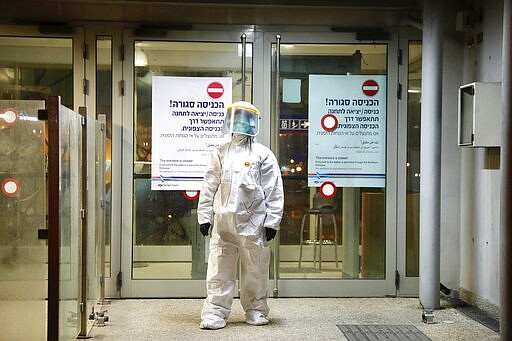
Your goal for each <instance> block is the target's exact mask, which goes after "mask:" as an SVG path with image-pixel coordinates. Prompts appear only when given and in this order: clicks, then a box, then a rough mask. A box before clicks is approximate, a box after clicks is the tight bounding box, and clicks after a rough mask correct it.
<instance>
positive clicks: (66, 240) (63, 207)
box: [59, 105, 83, 338]
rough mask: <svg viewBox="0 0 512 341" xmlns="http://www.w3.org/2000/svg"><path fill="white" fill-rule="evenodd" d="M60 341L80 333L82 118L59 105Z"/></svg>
mask: <svg viewBox="0 0 512 341" xmlns="http://www.w3.org/2000/svg"><path fill="white" fill-rule="evenodd" d="M59 124H60V127H59V132H60V136H59V139H60V143H61V166H60V290H59V298H60V301H59V319H60V321H59V338H60V337H62V338H65V337H66V338H69V337H72V338H75V337H76V335H78V333H79V331H80V319H79V316H80V314H79V302H80V300H81V297H80V283H81V280H82V272H81V270H82V260H81V257H82V254H81V246H82V237H83V236H82V219H81V217H80V210H81V208H82V204H81V203H82V124H81V116H80V115H78V114H77V113H75V112H73V111H71V110H70V109H68V108H66V107H64V106H62V105H61V107H60V109H59Z"/></svg>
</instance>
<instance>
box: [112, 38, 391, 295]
mask: <svg viewBox="0 0 512 341" xmlns="http://www.w3.org/2000/svg"><path fill="white" fill-rule="evenodd" d="M244 33H245V38H244V39H241V37H242V33H241V32H240V31H237V32H220V31H215V32H191V31H188V32H167V33H166V36H165V37H164V38H162V37H158V38H151V37H147V36H144V37H142V36H140V37H139V36H134V35H133V33H132V32H125V37H124V40H125V46H126V48H125V60H124V67H123V70H124V71H123V72H124V73H123V78H124V81H125V87H124V91H125V94H133V96H130V95H127V96H125V98H124V103H123V119H122V125H123V143H122V149H123V150H122V153H123V161H122V162H123V164H122V169H123V171H122V195H121V197H122V198H123V200H122V204H121V205H122V236H123V238H122V248H121V249H122V256H121V273H120V275H119V278H120V279H121V280H122V287H121V296H123V297H204V295H205V285H204V279H205V273H206V266H207V264H206V260H207V253H208V249H207V243H208V241H207V240H205V238H203V236H202V235H200V234H199V232H198V226H197V217H196V211H195V210H196V207H197V197H196V192H195V191H187V190H185V189H184V188H181V187H178V189H176V190H170V189H169V188H162V187H165V186H173V184H174V182H173V181H174V180H176V179H175V178H173V177H176V175H173V176H169V177H167V178H166V177H164V176H161V175H155V170H156V168H155V165H156V164H158V165H159V166H158V167H159V169H160V170H162V169H165V167H166V166H170V165H169V164H166V163H171V164H173V165H179V163H175V162H176V160H177V159H174V158H162V157H160V156H155V155H157V154H158V153H160V154H159V155H162V153H165V152H167V151H168V150H173V149H180V148H181V150H179V151H178V152H179V153H180V154H179V155H180V156H179V158H180V159H179V160H181V161H183V158H182V156H183V155H187V153H188V152H192V150H190V148H191V146H193V145H194V143H195V142H192V141H193V139H192V134H191V133H193V132H194V129H196V131H195V133H197V134H198V135H200V132H198V131H197V129H198V128H193V126H194V125H196V123H197V122H203V123H205V122H206V121H195V120H196V119H198V118H200V117H198V118H196V117H189V116H187V115H189V114H190V113H191V112H192V111H194V110H195V109H197V107H196V108H194V110H192V109H193V108H191V107H190V106H191V105H192V102H191V101H184V100H183V98H195V97H194V96H200V95H198V94H199V93H202V92H201V91H203V90H201V88H200V87H198V88H197V91H188V92H186V94H185V95H184V94H183V93H182V92H181V91H183V89H193V85H192V84H193V82H199V83H198V84H201V83H200V82H202V81H204V79H207V80H208V79H215V78H219V79H221V80H220V82H223V81H224V80H226V79H228V80H229V82H228V83H226V84H230V85H229V86H224V88H223V89H224V90H223V91H227V90H229V92H230V94H231V101H237V100H241V99H242V98H244V99H245V100H248V101H252V102H253V103H254V104H255V105H256V106H257V107H259V108H262V110H263V112H264V113H265V115H266V116H265V117H266V118H268V119H264V120H263V121H262V127H261V133H260V134H259V136H258V141H259V142H261V143H263V144H265V145H267V146H269V147H270V148H271V149H272V150H273V151H274V153H275V154H276V156H277V157H278V161H279V163H280V166H281V170H282V175H283V180H284V185H285V212H284V216H283V220H282V223H281V230H280V233H279V235H278V238H277V239H276V241H275V242H274V246H273V261H272V264H271V270H270V271H271V274H270V275H271V276H270V277H271V283H270V285H269V294H270V295H272V294H273V295H274V296H276V297H307V296H316V297H319V296H385V295H395V294H396V287H395V273H396V269H397V256H396V255H397V210H398V208H397V199H396V198H397V182H398V180H397V166H396V165H397V119H398V103H399V101H398V99H397V95H396V94H397V91H396V89H397V88H398V62H397V61H398V39H397V36H396V35H391V36H390V40H387V41H378V42H373V41H372V42H368V43H367V42H360V41H355V40H354V36H353V35H352V34H347V33H333V32H316V33H306V32H264V31H252V30H251V31H246V32H244ZM244 40H245V42H246V44H245V49H244V44H243V41H244ZM244 51H245V53H244ZM242 55H245V57H246V58H245V63H242V58H241V57H242ZM243 64H245V65H246V66H245V67H246V72H245V73H242V71H241V70H242V68H243ZM209 83H213V81H212V82H209ZM242 84H245V86H244V87H242ZM176 85H178V86H176ZM243 90H244V91H243ZM215 91H216V92H217V93H218V91H219V90H218V89H217V90H215V89H214V92H215ZM191 93H192V94H191ZM154 96H157V97H159V98H160V97H162V96H163V97H165V98H166V99H165V103H164V104H163V108H164V110H163V112H166V113H167V115H169V116H168V117H171V118H173V117H174V118H173V120H175V118H176V117H183V116H185V117H187V119H189V121H188V122H189V124H188V125H187V124H183V125H175V126H173V127H170V128H168V129H170V130H169V131H168V132H164V133H162V129H164V128H163V125H164V122H163V121H158V123H157V122H155V119H158V120H160V119H161V118H155V117H156V116H155V112H156V111H158V110H161V109H158V110H157V108H156V107H155V103H156V102H155V97H154ZM180 96H181V97H180ZM183 96H185V97H183ZM187 96H188V97H187ZM244 96H245V97H244ZM347 101H348V102H347ZM194 105H196V106H197V105H198V102H197V101H195V102H194ZM201 105H203V104H201ZM204 105H208V104H204ZM187 106H188V107H187ZM159 108H160V107H159ZM195 111H197V110H195ZM173 122H179V121H178V120H177V119H176V120H175V121H173ZM180 122H182V121H180ZM333 122H336V123H334V124H333ZM160 123H161V124H160ZM180 124H181V123H180ZM176 127H178V128H179V129H181V132H177V131H176V129H177V128H176ZM313 130H314V132H315V133H314V134H312V131H313ZM156 131H158V132H159V133H158V134H157V135H155V132H156ZM339 132H342V133H343V136H341V135H340V133H339ZM189 134H190V135H189ZM185 135H186V136H187V137H188V136H190V138H191V140H190V141H191V142H190V146H182V145H180V146H181V147H179V146H178V145H179V143H180V139H181V140H182V139H183V137H184V136H185ZM204 136H206V135H204ZM332 136H341V137H343V138H341V139H340V140H336V139H335V140H332V139H331V140H329V138H330V137H332ZM166 138H167V140H165V139H166ZM163 141H167V142H163ZM157 144H158V146H159V147H156V148H155V146H156V145H157ZM162 148H165V149H166V150H167V151H162ZM328 148H330V149H331V150H330V151H329V152H327V151H328ZM333 157H334V159H332V158H333ZM155 160H156V161H158V162H156V163H155ZM311 165H314V166H315V167H316V169H314V168H313V169H312V168H311ZM190 169H193V167H191V168H190ZM192 173H193V172H192V171H191V174H187V173H186V172H185V173H182V174H180V177H181V178H182V179H188V178H192V177H193V174H192ZM155 182H157V184H155ZM153 186H162V187H160V188H158V187H153ZM177 186H179V185H177ZM113 275H115V274H113Z"/></svg>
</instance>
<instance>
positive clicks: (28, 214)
mask: <svg viewBox="0 0 512 341" xmlns="http://www.w3.org/2000/svg"><path fill="white" fill-rule="evenodd" d="M38 109H44V102H43V101H6V100H0V186H1V190H0V211H1V212H2V213H1V214H0V216H1V223H0V273H1V274H2V275H1V277H0V312H1V314H2V322H1V325H2V327H1V336H0V338H2V339H5V340H44V339H45V338H46V301H45V300H46V298H47V296H48V292H47V289H46V288H47V282H48V280H47V279H48V265H47V262H48V247H47V242H46V240H39V239H38V230H39V229H45V228H46V195H47V192H46V183H45V167H44V166H45V162H44V161H45V127H44V123H43V122H38V121H37V111H38ZM20 327H21V328H20Z"/></svg>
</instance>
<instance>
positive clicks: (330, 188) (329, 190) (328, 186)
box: [320, 181, 336, 199]
mask: <svg viewBox="0 0 512 341" xmlns="http://www.w3.org/2000/svg"><path fill="white" fill-rule="evenodd" d="M320 194H321V195H322V196H323V197H324V198H326V199H330V198H334V196H335V195H336V185H334V183H332V182H330V181H326V182H324V183H323V184H322V185H320Z"/></svg>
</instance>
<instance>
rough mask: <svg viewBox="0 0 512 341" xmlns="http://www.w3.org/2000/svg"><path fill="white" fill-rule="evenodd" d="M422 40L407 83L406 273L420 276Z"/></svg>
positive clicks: (412, 52) (413, 48)
mask: <svg viewBox="0 0 512 341" xmlns="http://www.w3.org/2000/svg"><path fill="white" fill-rule="evenodd" d="M421 50H422V44H421V42H410V43H409V74H408V85H407V163H406V178H407V185H406V186H407V187H406V192H407V196H406V202H407V204H406V275H407V277H417V276H419V245H420V244H419V243H420V240H419V234H420V137H421V135H420V132H421V130H420V127H421V60H422V58H421V56H422V55H421Z"/></svg>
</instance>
